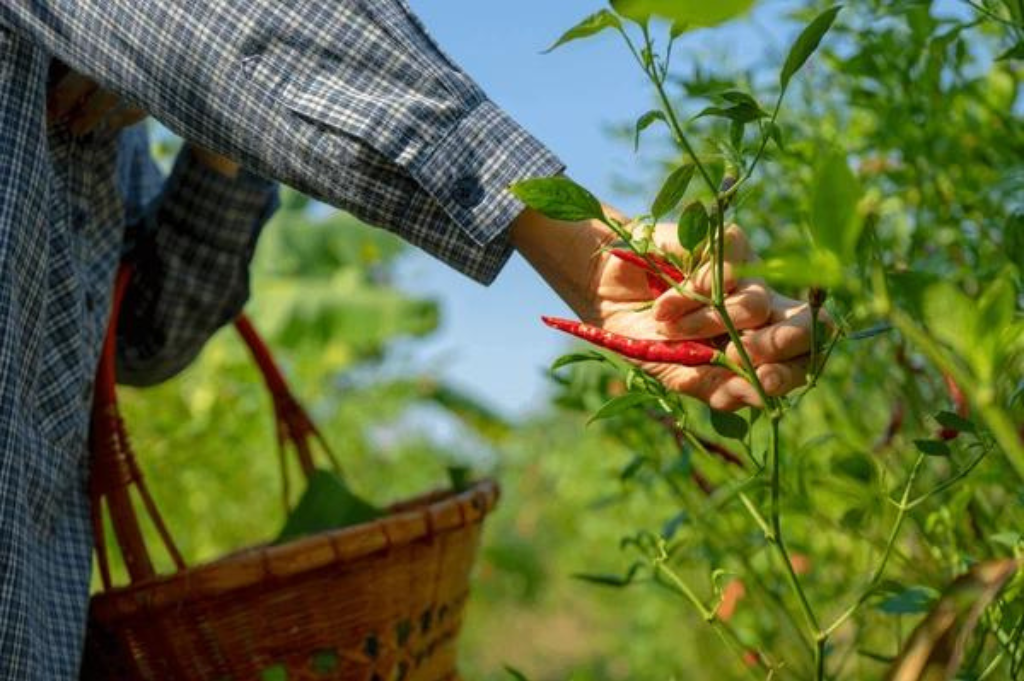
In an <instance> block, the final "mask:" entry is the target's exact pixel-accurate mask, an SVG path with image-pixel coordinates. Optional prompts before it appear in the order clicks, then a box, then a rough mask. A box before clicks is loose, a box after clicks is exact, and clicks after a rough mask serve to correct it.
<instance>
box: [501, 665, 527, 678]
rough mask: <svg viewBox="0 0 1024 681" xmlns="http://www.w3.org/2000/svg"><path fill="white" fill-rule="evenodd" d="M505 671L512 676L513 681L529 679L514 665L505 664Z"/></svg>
mask: <svg viewBox="0 0 1024 681" xmlns="http://www.w3.org/2000/svg"><path fill="white" fill-rule="evenodd" d="M505 671H506V672H507V673H508V675H509V676H511V677H512V679H513V681H530V679H528V678H527V677H526V674H524V673H522V672H521V671H519V670H518V669H516V668H515V667H510V666H509V665H505Z"/></svg>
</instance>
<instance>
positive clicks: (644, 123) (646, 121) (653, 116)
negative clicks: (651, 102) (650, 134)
mask: <svg viewBox="0 0 1024 681" xmlns="http://www.w3.org/2000/svg"><path fill="white" fill-rule="evenodd" d="M657 121H662V122H667V121H666V120H665V114H664V112H662V111H659V110H657V109H654V110H652V111H648V112H647V113H645V114H644V115H643V116H641V117H640V118H638V119H637V121H636V134H635V137H634V140H633V150H634V151H637V150H639V149H640V133H642V132H643V131H644V130H646V129H647V128H649V127H651V126H652V125H654V124H655V123H656V122H657Z"/></svg>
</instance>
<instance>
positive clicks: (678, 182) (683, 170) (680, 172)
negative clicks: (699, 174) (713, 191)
mask: <svg viewBox="0 0 1024 681" xmlns="http://www.w3.org/2000/svg"><path fill="white" fill-rule="evenodd" d="M695 170H696V166H694V165H693V164H692V163H687V164H685V165H683V166H681V167H679V168H677V169H676V170H674V171H673V172H672V174H671V175H669V176H668V179H667V180H665V184H664V186H662V188H661V191H660V192H658V197H657V198H656V199H654V204H653V205H652V206H651V215H652V216H653V217H654V219H655V220H657V219H658V218H660V217H662V216H663V215H666V214H668V213H671V212H672V211H673V210H674V209H675V207H676V206H678V205H679V202H680V201H682V200H683V196H684V195H685V194H686V190H687V189H688V188H689V186H690V180H692V179H693V173H694V171H695Z"/></svg>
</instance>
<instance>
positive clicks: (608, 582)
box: [572, 563, 640, 589]
mask: <svg viewBox="0 0 1024 681" xmlns="http://www.w3.org/2000/svg"><path fill="white" fill-rule="evenodd" d="M639 571H640V563H633V565H631V566H630V568H629V570H628V571H627V572H626V574H624V575H605V574H588V573H576V574H574V575H573V576H572V577H573V579H578V580H580V581H581V582H590V583H591V584H597V585H599V586H610V587H613V588H616V589H621V588H623V587H625V586H629V585H630V584H632V583H633V581H634V580H635V579H636V575H637V573H638V572H639Z"/></svg>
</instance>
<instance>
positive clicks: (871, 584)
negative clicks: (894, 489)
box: [824, 454, 925, 636]
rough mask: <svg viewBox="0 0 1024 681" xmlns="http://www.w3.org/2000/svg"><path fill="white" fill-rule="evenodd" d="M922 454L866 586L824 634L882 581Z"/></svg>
mask: <svg viewBox="0 0 1024 681" xmlns="http://www.w3.org/2000/svg"><path fill="white" fill-rule="evenodd" d="M924 458H925V457H924V454H918V455H917V460H916V461H914V466H913V468H911V469H910V475H909V476H907V484H906V485H905V486H904V487H903V496H902V497H901V499H900V503H899V504H898V505H897V506H896V509H897V510H896V520H894V521H893V524H892V528H891V529H890V530H889V538H888V540H887V541H886V543H885V549H883V550H882V557H881V558H880V559H879V561H878V565H877V566H876V567H875V570H874V572H873V573H872V574H871V579H869V580H868V583H867V586H866V587H864V590H863V591H862V592H861V594H860V596H859V597H858V598H857V600H856V602H854V604H853V605H851V606H850V607H849V608H847V609H846V610H845V611H844V612H843V613H842V614H841V615H840V616H839V617H837V618H836V620H835V622H833V623H832V624H830V625H829V627H828V628H827V629H826V630H825V632H824V633H825V636H831V635H832V634H834V633H835V632H836V630H837V629H839V627H841V626H843V624H845V623H846V621H847V620H849V619H850V618H851V617H853V615H854V614H855V613H856V612H857V611H858V610H859V609H860V607H861V606H862V605H864V602H865V601H867V599H868V598H869V597H870V596H871V593H872V592H873V591H874V589H875V587H876V586H878V583H879V582H881V581H882V576H883V575H884V574H885V568H886V566H887V565H888V564H889V558H890V557H891V556H892V552H893V549H894V548H895V546H896V539H897V537H898V536H899V533H900V529H901V528H902V527H903V521H904V519H905V518H906V516H907V511H909V510H910V508H911V505H910V503H909V501H910V492H911V491H912V490H913V488H914V481H915V480H917V475H918V473H919V472H920V470H921V466H922V465H923V464H924Z"/></svg>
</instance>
